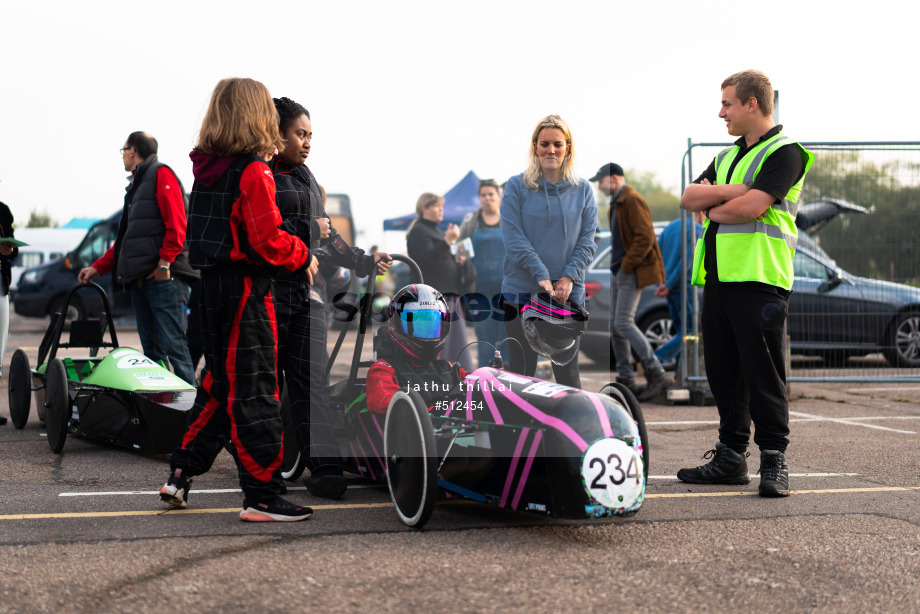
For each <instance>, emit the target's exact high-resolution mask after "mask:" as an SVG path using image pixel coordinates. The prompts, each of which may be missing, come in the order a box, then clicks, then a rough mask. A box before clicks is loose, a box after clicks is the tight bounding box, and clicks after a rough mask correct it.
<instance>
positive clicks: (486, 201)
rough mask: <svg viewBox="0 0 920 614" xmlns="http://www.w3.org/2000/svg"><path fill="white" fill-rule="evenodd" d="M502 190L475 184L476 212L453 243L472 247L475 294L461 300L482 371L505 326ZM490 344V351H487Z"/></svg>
mask: <svg viewBox="0 0 920 614" xmlns="http://www.w3.org/2000/svg"><path fill="white" fill-rule="evenodd" d="M501 198H502V189H501V186H499V185H498V183H497V182H496V181H495V180H493V179H486V180H484V181H481V182H479V203H480V207H479V209H477V210H476V211H473V212H471V213H468V214H467V215H466V217H464V218H463V222H461V224H460V236H459V237H457V241H458V242H459V241H463V240H464V239H470V240H471V241H472V243H473V257H472V262H473V267H474V268H475V269H476V292H475V293H474V294H470V295H467V296H466V297H465V299H466V304H467V307H468V308H469V311H470V316H471V317H472V320H473V329H474V330H475V331H476V340H477V341H483V342H485V343H480V344H478V351H479V366H480V367H485V366H487V365H488V364H489V361H490V360H492V358H494V357H495V352H496V350H498V351H500V350H501V348H500V347H499V345H500V344H501V342H502V341H503V340H504V339H505V324H504V321H503V317H502V314H503V311H502V309H501V305H500V300H501V292H502V278H503V277H504V274H503V273H502V267H503V263H504V261H505V241H504V239H503V238H502V227H501V223H502V217H501V213H500V211H499V205H500V204H501ZM486 344H490V345H491V346H492V347H490V346H489V345H486Z"/></svg>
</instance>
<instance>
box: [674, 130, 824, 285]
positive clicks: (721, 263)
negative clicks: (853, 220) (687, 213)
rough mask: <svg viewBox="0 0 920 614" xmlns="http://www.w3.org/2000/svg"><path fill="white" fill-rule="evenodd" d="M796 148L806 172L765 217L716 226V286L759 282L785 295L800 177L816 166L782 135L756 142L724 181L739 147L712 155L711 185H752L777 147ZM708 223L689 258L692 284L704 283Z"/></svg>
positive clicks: (796, 235)
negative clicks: (720, 283) (714, 180)
mask: <svg viewBox="0 0 920 614" xmlns="http://www.w3.org/2000/svg"><path fill="white" fill-rule="evenodd" d="M786 145H795V146H796V147H798V148H799V150H800V151H801V152H802V154H803V155H804V158H805V170H804V171H803V172H802V176H801V177H800V178H799V180H798V181H797V182H796V183H795V185H793V186H792V187H791V188H789V191H788V192H787V193H786V197H785V198H783V200H782V201H780V202H778V203H774V204H773V205H771V206H770V207H769V208H767V210H766V211H765V212H764V215H763V217H762V219H759V220H752V221H750V222H745V223H743V224H719V228H718V233H717V234H716V264H717V267H718V271H719V281H726V282H732V281H759V282H762V283H765V284H770V285H772V286H779V287H780V288H785V289H786V290H791V289H792V280H793V272H792V258H793V256H795V246H796V242H797V241H798V238H799V232H798V230H797V229H796V227H795V215H796V213H797V212H798V209H799V205H798V200H799V196H800V195H801V194H802V185H803V184H804V183H805V174H806V173H807V172H808V169H809V168H811V165H812V164H813V163H814V161H815V155H814V154H813V153H811V152H810V151H808V150H807V149H805V148H804V147H802V146H801V145H799V143H797V142H796V141H793V140H792V139H791V138H789V137H788V136H786V135H785V134H783V133H782V132H780V133H778V134H776V135H775V136H773V137H771V138H769V139H766V140H764V141H762V142H760V143H757V144H756V145H754V146H753V147H751V148H750V149H749V150H748V151H747V152H746V153H745V154H744V156H743V157H742V158H741V160H739V161H738V164H737V165H736V166H735V168H734V170H733V171H732V176H731V177H728V169H730V168H731V165H732V162H734V160H735V158H736V157H737V155H738V152H740V151H741V148H740V147H739V146H738V145H734V146H732V147H728V148H726V149H723V150H722V151H721V152H719V155H717V156H716V160H715V168H716V184H717V185H726V184H742V183H743V184H745V185H752V184H753V183H754V180H755V179H756V178H757V174H758V173H759V172H760V169H761V168H762V167H763V163H764V162H765V161H766V159H767V158H768V157H769V156H770V154H772V153H773V152H775V151H776V150H777V149H779V148H780V147H783V146H786ZM709 226H710V224H709V220H708V219H707V220H705V222H703V238H701V239H700V240H699V241H698V242H697V244H696V253H695V254H694V256H693V280H692V281H693V284H694V285H696V286H702V285H705V283H706V266H705V263H704V259H705V258H704V256H705V252H706V242H705V237H706V233H707V232H708V231H709Z"/></svg>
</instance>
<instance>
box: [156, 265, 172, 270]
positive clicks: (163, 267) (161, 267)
mask: <svg viewBox="0 0 920 614" xmlns="http://www.w3.org/2000/svg"><path fill="white" fill-rule="evenodd" d="M157 268H158V269H159V270H161V271H169V265H168V264H161V265H160V266H158V267H157Z"/></svg>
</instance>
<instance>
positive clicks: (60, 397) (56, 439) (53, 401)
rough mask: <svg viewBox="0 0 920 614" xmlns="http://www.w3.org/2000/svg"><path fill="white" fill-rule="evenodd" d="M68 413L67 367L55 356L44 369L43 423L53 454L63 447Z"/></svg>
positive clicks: (68, 419)
mask: <svg viewBox="0 0 920 614" xmlns="http://www.w3.org/2000/svg"><path fill="white" fill-rule="evenodd" d="M70 414H71V408H70V393H69V392H68V390H67V369H66V367H64V362H63V361H62V360H61V359H60V358H55V359H54V360H52V361H51V364H50V365H48V370H47V371H45V424H46V425H47V427H48V445H49V446H51V451H52V452H54V453H55V454H57V453H59V452H60V451H61V450H62V449H63V448H64V441H66V439H67V426H68V423H69V422H70Z"/></svg>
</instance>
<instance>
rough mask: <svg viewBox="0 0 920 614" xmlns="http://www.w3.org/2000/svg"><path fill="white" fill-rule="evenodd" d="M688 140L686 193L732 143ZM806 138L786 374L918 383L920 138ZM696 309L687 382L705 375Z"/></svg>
mask: <svg viewBox="0 0 920 614" xmlns="http://www.w3.org/2000/svg"><path fill="white" fill-rule="evenodd" d="M687 143H688V144H687V151H686V153H685V154H684V160H683V164H682V168H681V172H682V180H681V181H682V185H681V191H683V189H684V188H685V187H686V186H687V185H688V184H689V183H690V182H692V181H693V180H694V179H696V177H697V176H699V175H700V174H701V173H702V172H703V171H704V170H705V169H706V167H707V166H708V165H709V163H710V162H711V161H712V159H713V158H714V156H715V155H716V154H717V153H718V152H719V151H721V150H722V149H723V148H725V147H727V146H729V145H730V143H693V142H692V141H691V140H689V139H688V142H687ZM802 144H803V145H804V146H805V147H806V148H807V149H809V150H810V151H812V152H814V153H815V155H816V159H815V163H814V165H813V166H812V168H811V170H810V171H809V173H808V175H807V177H806V179H805V188H804V190H803V193H802V197H801V198H800V200H799V205H800V209H799V218H798V220H797V222H798V223H800V224H801V223H803V222H805V221H806V220H807V222H808V223H810V224H812V225H811V226H810V227H809V228H807V229H805V230H801V229H800V231H799V243H798V249H797V251H796V258H795V261H794V265H795V283H794V285H793V293H792V296H791V297H790V300H789V318H788V333H789V340H790V344H789V345H790V353H789V354H790V355H789V357H788V362H789V363H791V370H790V371H789V374H788V375H789V377H788V379H789V381H790V382H796V381H799V382H802V381H841V382H920V238H918V233H920V142H852V143H850V142H847V143H832V142H811V143H805V142H803V143H802ZM812 203H821V204H812ZM854 205H855V206H854ZM684 217H685V219H686V222H687V223H692V220H691V218H689V217H687V216H686V212H684ZM682 234H683V235H684V236H686V233H682ZM682 252H686V250H682ZM685 264H686V266H685V267H684V271H685V272H686V271H688V270H689V267H690V263H685ZM688 283H689V282H688V280H687V279H686V276H685V277H684V279H682V287H683V290H684V292H685V294H684V296H687V294H686V292H687V287H688ZM686 309H687V308H686V307H685V310H686ZM698 314H699V305H698V304H697V303H696V302H695V304H694V306H693V313H690V314H688V316H689V317H683V318H682V322H683V323H687V324H688V326H686V327H684V326H682V328H686V330H683V331H680V334H681V335H682V338H683V353H682V355H683V356H686V357H688V360H684V361H681V362H682V364H681V368H680V372H679V374H678V376H679V379H680V381H681V382H682V383H683V384H685V385H686V384H691V385H693V384H698V383H701V382H705V381H706V377H705V366H704V365H703V364H702V356H701V355H702V352H701V351H700V344H699V342H700V341H702V342H703V343H705V339H702V340H701V339H700V336H699V335H698V333H697V331H699V318H698Z"/></svg>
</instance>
